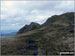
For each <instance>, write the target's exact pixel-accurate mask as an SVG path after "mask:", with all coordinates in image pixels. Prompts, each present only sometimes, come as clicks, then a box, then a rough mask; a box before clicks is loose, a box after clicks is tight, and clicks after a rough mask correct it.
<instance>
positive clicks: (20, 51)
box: [1, 12, 74, 55]
mask: <svg viewBox="0 0 75 56" xmlns="http://www.w3.org/2000/svg"><path fill="white" fill-rule="evenodd" d="M2 40H3V41H2V42H1V43H2V44H1V46H2V47H1V49H2V50H1V54H2V55H60V52H74V12H69V13H64V14H61V15H55V16H52V17H50V18H48V20H47V21H46V22H45V23H44V24H42V25H39V24H38V23H35V22H34V23H31V24H30V25H25V26H24V27H23V28H21V29H20V30H19V31H18V33H17V35H16V36H14V37H11V38H7V39H2ZM5 40H6V41H5Z"/></svg>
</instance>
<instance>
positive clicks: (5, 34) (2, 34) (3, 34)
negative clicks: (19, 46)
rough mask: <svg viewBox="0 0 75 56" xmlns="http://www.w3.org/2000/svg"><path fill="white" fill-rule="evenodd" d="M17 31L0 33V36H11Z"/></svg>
mask: <svg viewBox="0 0 75 56" xmlns="http://www.w3.org/2000/svg"><path fill="white" fill-rule="evenodd" d="M16 33H17V32H11V33H1V34H0V36H1V37H11V36H14V35H16Z"/></svg>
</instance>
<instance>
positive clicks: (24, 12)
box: [1, 1, 74, 31]
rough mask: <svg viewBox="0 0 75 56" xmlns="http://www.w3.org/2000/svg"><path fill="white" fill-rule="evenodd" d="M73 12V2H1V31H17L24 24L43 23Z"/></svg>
mask: <svg viewBox="0 0 75 56" xmlns="http://www.w3.org/2000/svg"><path fill="white" fill-rule="evenodd" d="M66 12H74V1H1V29H2V30H4V31H6V30H19V29H20V28H21V27H23V26H24V25H26V24H30V23H31V22H37V23H39V24H42V23H44V22H45V21H46V20H47V18H48V17H51V16H52V15H59V14H62V13H66Z"/></svg>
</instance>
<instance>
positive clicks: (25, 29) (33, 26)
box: [17, 22, 40, 34]
mask: <svg viewBox="0 0 75 56" xmlns="http://www.w3.org/2000/svg"><path fill="white" fill-rule="evenodd" d="M39 27H40V24H38V23H35V22H32V23H31V24H30V25H25V26H24V27H23V28H21V29H20V30H19V32H18V33H17V34H21V33H25V32H28V31H31V30H35V29H38V28H39Z"/></svg>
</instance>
